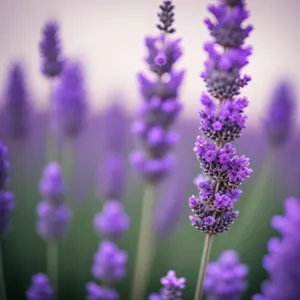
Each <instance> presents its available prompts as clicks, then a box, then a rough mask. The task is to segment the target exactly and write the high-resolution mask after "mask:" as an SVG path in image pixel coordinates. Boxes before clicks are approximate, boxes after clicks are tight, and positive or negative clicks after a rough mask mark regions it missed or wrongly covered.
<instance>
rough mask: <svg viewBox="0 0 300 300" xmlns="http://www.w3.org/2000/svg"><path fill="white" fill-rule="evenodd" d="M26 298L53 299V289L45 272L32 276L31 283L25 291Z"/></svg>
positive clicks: (32, 299) (31, 299)
mask: <svg viewBox="0 0 300 300" xmlns="http://www.w3.org/2000/svg"><path fill="white" fill-rule="evenodd" d="M26 296H27V300H53V299H54V295H53V289H52V287H51V285H50V283H49V280H48V277H47V276H46V275H45V274H42V273H40V274H37V275H34V276H32V283H31V286H30V288H29V289H28V290H27V292H26Z"/></svg>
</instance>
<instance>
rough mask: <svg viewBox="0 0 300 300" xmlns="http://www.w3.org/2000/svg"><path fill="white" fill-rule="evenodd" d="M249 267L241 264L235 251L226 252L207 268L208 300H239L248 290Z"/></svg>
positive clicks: (206, 289) (206, 291) (205, 286)
mask: <svg viewBox="0 0 300 300" xmlns="http://www.w3.org/2000/svg"><path fill="white" fill-rule="evenodd" d="M247 273H248V267H247V266H246V265H243V264H240V263H239V257H238V254H237V253H236V252H235V251H234V250H227V251H224V252H223V253H222V254H221V256H220V257H219V259H218V260H217V261H216V262H212V263H210V264H209V265H208V266H207V271H206V277H205V281H204V291H205V293H206V294H207V298H206V299H207V300H238V299H240V295H241V294H242V293H243V292H244V291H245V289H246V286H247V285H246V282H245V277H246V275H247Z"/></svg>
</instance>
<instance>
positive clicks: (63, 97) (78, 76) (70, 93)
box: [53, 61, 87, 137]
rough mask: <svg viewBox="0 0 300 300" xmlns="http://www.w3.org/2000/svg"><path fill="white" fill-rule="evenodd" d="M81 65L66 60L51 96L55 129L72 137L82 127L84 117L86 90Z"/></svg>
mask: <svg viewBox="0 0 300 300" xmlns="http://www.w3.org/2000/svg"><path fill="white" fill-rule="evenodd" d="M83 79H84V78H83V71H82V66H81V64H80V63H79V62H77V61H74V62H72V61H68V62H67V63H66V65H65V68H64V71H63V72H62V75H61V78H60V81H59V84H58V86H57V87H56V89H55V91H54V96H53V118H54V127H55V130H56V131H57V132H58V133H60V134H61V135H65V136H70V137H74V136H77V135H78V134H79V133H80V132H81V131H82V129H83V127H84V123H85V117H86V110H87V105H86V92H85V85H84V80H83Z"/></svg>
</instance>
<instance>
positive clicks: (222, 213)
mask: <svg viewBox="0 0 300 300" xmlns="http://www.w3.org/2000/svg"><path fill="white" fill-rule="evenodd" d="M208 10H209V11H210V12H211V13H212V14H213V15H214V17H215V21H212V20H210V19H206V20H205V24H206V25H207V27H208V29H209V31H210V34H211V36H212V37H213V39H214V40H213V41H212V42H209V43H206V44H205V46H204V49H205V51H206V52H207V54H208V59H207V61H206V62H205V70H204V71H203V72H202V74H201V77H202V78H203V80H204V81H205V83H206V87H207V91H208V93H209V94H210V95H208V94H205V93H203V94H202V96H201V103H202V105H203V109H202V110H201V111H200V113H199V116H200V132H201V134H202V136H198V137H197V140H196V143H195V147H194V151H195V152H196V155H197V158H198V160H199V162H200V168H201V170H202V172H203V174H204V175H205V176H206V177H207V178H206V179H203V180H200V181H199V182H198V188H199V190H200V193H199V197H198V198H197V197H195V196H192V197H191V198H190V199H189V206H190V208H191V210H192V213H193V215H192V216H190V221H191V223H192V226H193V227H195V228H196V229H197V230H200V231H202V232H204V233H205V234H206V236H205V242H204V249H203V254H202V259H201V264H200V269H199V275H198V281H197V287H196V291H195V298H194V299H195V300H199V299H202V295H203V283H204V278H205V274H206V267H207V264H208V261H209V255H210V250H211V246H212V240H213V237H214V236H215V235H217V234H219V233H222V232H225V231H228V230H229V229H230V225H231V224H233V223H234V221H235V220H236V218H237V217H238V211H235V210H234V203H235V202H236V201H237V198H238V196H239V194H240V192H241V191H240V190H239V189H238V187H239V185H240V184H241V183H242V182H243V181H244V180H245V179H246V178H248V177H249V176H250V173H251V169H249V168H248V164H249V162H248V159H247V158H245V157H244V156H237V153H236V150H235V148H233V146H232V145H231V144H230V143H229V142H231V141H234V140H235V139H237V138H239V137H240V135H241V131H242V129H244V128H245V122H246V119H247V117H246V116H245V115H244V109H245V108H246V107H247V105H248V101H247V99H246V98H244V97H239V96H238V95H239V94H240V89H241V88H242V87H244V86H245V85H247V83H248V82H249V81H250V79H251V78H250V77H249V76H247V75H244V76H242V75H241V69H242V68H243V67H244V66H245V65H247V63H248V56H249V55H250V54H251V52H252V51H251V48H250V47H246V46H244V45H243V44H244V39H245V38H247V37H248V35H249V33H250V32H251V31H252V26H250V25H248V26H244V25H243V22H244V20H245V19H247V18H248V15H249V13H248V11H247V10H246V8H245V3H244V1H243V0H219V3H218V4H217V5H210V6H209V7H208ZM203 136H205V137H206V138H204V137H203Z"/></svg>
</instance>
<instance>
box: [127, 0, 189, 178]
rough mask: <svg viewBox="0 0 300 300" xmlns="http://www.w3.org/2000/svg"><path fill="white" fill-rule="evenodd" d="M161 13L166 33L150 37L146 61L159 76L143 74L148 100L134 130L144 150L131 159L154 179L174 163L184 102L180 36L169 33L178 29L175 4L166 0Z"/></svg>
mask: <svg viewBox="0 0 300 300" xmlns="http://www.w3.org/2000/svg"><path fill="white" fill-rule="evenodd" d="M160 9H161V13H159V14H158V16H159V20H160V22H161V24H159V25H157V27H158V28H159V29H160V30H161V31H162V33H161V34H160V35H158V36H155V37H146V39H145V45H146V47H147V49H148V56H147V57H146V59H145V61H146V63H147V64H148V66H149V69H150V71H151V72H152V73H153V74H154V75H155V76H154V77H155V79H150V78H149V77H148V76H146V75H144V74H139V76H138V80H139V84H140V92H141V95H142V96H143V98H144V100H143V103H142V105H141V108H140V120H138V121H137V122H136V123H135V124H134V126H133V132H134V134H135V135H136V136H138V137H139V139H140V140H141V143H142V146H143V148H144V152H143V151H140V150H137V151H135V152H134V153H132V155H131V162H132V164H133V165H134V166H135V167H136V169H137V170H138V172H139V173H140V174H141V175H142V176H143V177H144V178H145V180H147V181H148V182H151V183H158V182H160V181H161V180H162V179H163V178H164V177H165V176H166V175H167V174H168V173H169V172H170V171H171V170H172V167H173V165H174V158H173V156H172V155H171V154H170V153H169V152H170V150H171V149H172V147H173V146H174V145H175V144H176V143H177V141H178V135H177V133H175V132H171V131H169V128H170V126H171V125H172V124H173V122H174V121H175V119H176V117H177V116H178V114H179V112H180V111H181V109H182V105H181V104H180V103H179V101H178V89H179V86H180V84H181V82H182V79H183V75H184V72H183V71H180V72H178V71H175V70H174V64H175V63H176V62H177V60H178V59H179V58H180V57H181V55H182V51H181V48H180V39H176V40H171V39H168V38H167V35H168V34H171V33H173V32H175V29H174V28H173V27H172V24H173V22H174V12H173V9H174V6H173V5H172V3H171V1H164V2H163V4H162V5H161V6H160Z"/></svg>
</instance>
